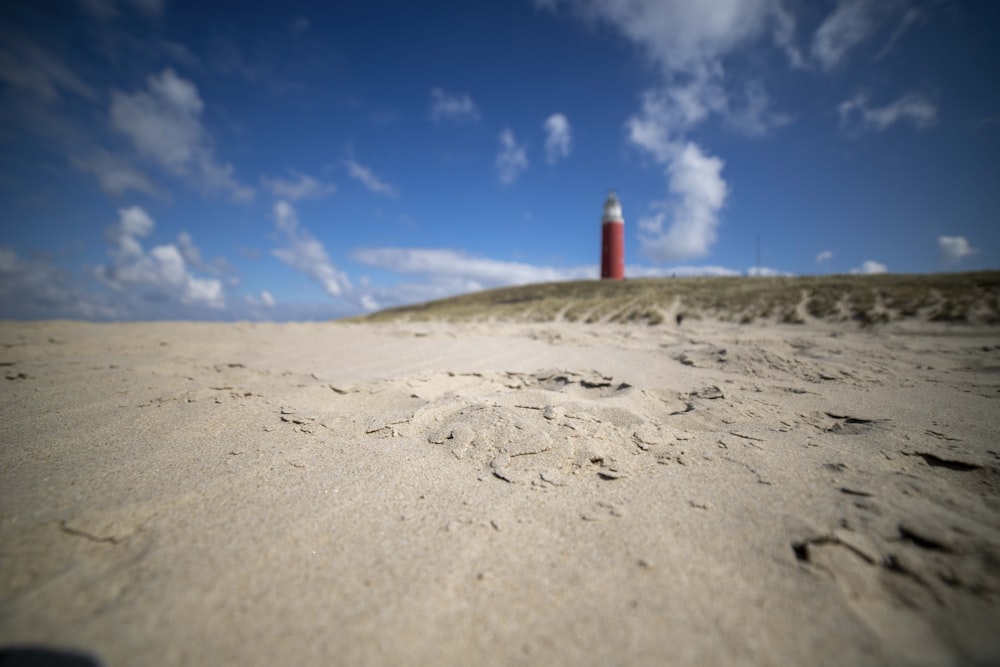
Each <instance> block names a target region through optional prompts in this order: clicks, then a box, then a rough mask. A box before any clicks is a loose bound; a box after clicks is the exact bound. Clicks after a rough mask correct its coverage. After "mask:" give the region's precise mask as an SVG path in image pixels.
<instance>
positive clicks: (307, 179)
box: [260, 170, 337, 202]
mask: <svg viewBox="0 0 1000 667" xmlns="http://www.w3.org/2000/svg"><path fill="white" fill-rule="evenodd" d="M290 176H291V178H290V179H285V178H280V177H275V178H268V177H267V176H263V177H261V179H260V182H261V185H263V186H264V187H265V188H267V189H268V190H269V191H270V192H271V194H272V195H274V197H276V198H278V199H285V200H288V201H292V202H296V201H299V200H301V199H322V198H323V197H327V196H329V195H332V194H333V193H334V192H336V191H337V186H336V185H334V184H333V183H323V182H322V181H320V180H317V179H315V178H313V177H312V176H309V175H308V174H303V173H301V172H298V171H294V170H292V171H291V172H290Z"/></svg>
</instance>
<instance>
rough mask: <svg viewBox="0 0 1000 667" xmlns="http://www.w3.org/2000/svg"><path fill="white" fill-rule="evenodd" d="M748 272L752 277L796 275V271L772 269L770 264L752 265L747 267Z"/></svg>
mask: <svg viewBox="0 0 1000 667" xmlns="http://www.w3.org/2000/svg"><path fill="white" fill-rule="evenodd" d="M746 274H747V275H748V276H750V277H752V278H787V277H790V276H794V275H795V274H794V273H789V272H788V271H782V270H781V269H772V268H771V267H768V266H751V267H750V268H749V269H747V271H746Z"/></svg>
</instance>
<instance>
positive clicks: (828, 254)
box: [816, 250, 833, 264]
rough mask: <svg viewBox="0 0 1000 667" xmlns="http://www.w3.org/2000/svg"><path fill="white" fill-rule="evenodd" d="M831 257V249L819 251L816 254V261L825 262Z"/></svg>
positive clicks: (818, 262)
mask: <svg viewBox="0 0 1000 667" xmlns="http://www.w3.org/2000/svg"><path fill="white" fill-rule="evenodd" d="M831 259H833V251H832V250H823V251H820V253H819V254H818V255H816V263H817V264H824V263H826V262H829V261H830V260H831Z"/></svg>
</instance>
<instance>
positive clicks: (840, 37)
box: [812, 0, 885, 70]
mask: <svg viewBox="0 0 1000 667" xmlns="http://www.w3.org/2000/svg"><path fill="white" fill-rule="evenodd" d="M879 4H883V5H884V4H885V3H884V2H883V3H878V2H875V1H873V0H839V2H838V3H837V7H836V9H834V10H833V13H831V14H830V15H829V16H827V17H826V19H825V20H824V21H823V23H822V24H821V25H820V26H819V28H818V29H817V30H816V34H815V35H814V36H813V43H812V55H813V58H815V59H816V60H817V61H819V64H820V66H821V67H822V68H823V69H825V70H830V69H833V68H834V67H836V66H837V65H838V64H839V63H840V62H841V61H842V60H843V59H844V56H845V55H847V52H848V51H850V50H851V49H852V48H854V47H855V46H857V45H858V44H860V43H861V42H862V41H864V40H865V39H867V38H868V37H869V36H870V35H871V34H872V33H873V32H874V31H875V28H876V27H878V20H879V19H878V16H877V15H876V11H875V10H876V9H877V6H878V5H879Z"/></svg>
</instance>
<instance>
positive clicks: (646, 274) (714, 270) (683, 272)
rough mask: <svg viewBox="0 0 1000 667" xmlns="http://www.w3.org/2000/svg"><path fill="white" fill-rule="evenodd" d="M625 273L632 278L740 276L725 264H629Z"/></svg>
mask: <svg viewBox="0 0 1000 667" xmlns="http://www.w3.org/2000/svg"><path fill="white" fill-rule="evenodd" d="M625 275H626V276H628V277H630V278H666V277H668V276H669V277H671V278H698V277H711V276H738V275H741V274H740V272H739V271H737V270H736V269H730V268H727V267H725V266H714V265H710V264H709V265H703V266H629V267H626V269H625Z"/></svg>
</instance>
